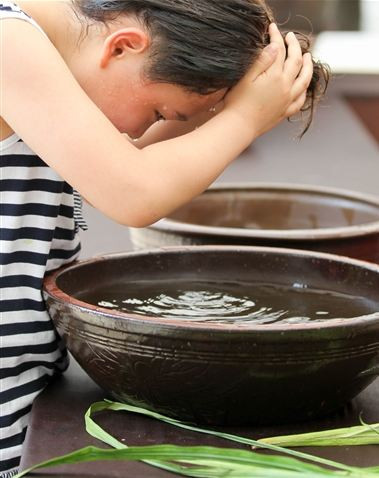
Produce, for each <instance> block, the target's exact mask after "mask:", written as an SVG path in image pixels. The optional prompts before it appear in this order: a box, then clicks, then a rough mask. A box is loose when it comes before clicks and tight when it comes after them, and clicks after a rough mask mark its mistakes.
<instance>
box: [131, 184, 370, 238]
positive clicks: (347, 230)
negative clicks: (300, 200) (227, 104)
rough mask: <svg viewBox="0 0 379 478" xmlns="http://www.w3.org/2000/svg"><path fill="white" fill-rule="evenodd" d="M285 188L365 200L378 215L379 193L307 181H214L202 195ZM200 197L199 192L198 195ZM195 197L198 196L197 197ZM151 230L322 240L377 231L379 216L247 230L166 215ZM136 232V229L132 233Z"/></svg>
mask: <svg viewBox="0 0 379 478" xmlns="http://www.w3.org/2000/svg"><path fill="white" fill-rule="evenodd" d="M233 190H234V191H237V192H238V191H243V190H246V191H249V190H250V191H264V190H273V191H275V190H276V191H285V192H293V193H300V192H302V193H316V194H317V193H318V194H324V195H325V196H334V197H337V198H340V199H348V200H353V201H356V202H360V203H366V204H369V205H371V206H376V207H377V208H378V214H379V196H375V195H370V194H365V193H360V192H356V191H349V190H344V189H339V188H332V187H324V186H315V185H308V184H295V183H279V182H262V183H261V182H259V183H258V182H257V183H253V182H239V183H230V182H225V183H217V184H214V185H212V186H211V187H210V188H208V189H207V190H206V191H204V192H203V193H202V194H203V195H205V194H209V193H212V192H223V191H227V192H231V191H233ZM200 196H201V195H200ZM200 196H198V197H200ZM131 229H132V230H133V233H137V234H138V231H139V230H138V229H135V228H131ZM147 229H150V230H153V231H161V232H166V233H174V234H175V233H176V234H181V233H184V234H186V235H188V236H199V235H202V236H221V237H235V236H239V237H244V238H252V239H263V240H264V239H277V240H280V241H282V240H288V241H291V240H302V241H312V240H323V239H325V240H326V239H335V240H337V239H345V238H351V237H359V236H364V235H370V234H375V233H376V234H379V219H378V220H377V221H372V222H367V223H363V224H356V225H353V226H341V227H328V228H326V227H325V228H320V229H248V228H239V227H225V226H206V225H201V224H195V223H187V222H181V221H178V220H176V219H170V218H169V217H165V218H163V219H160V220H159V221H157V222H155V223H154V224H152V225H150V226H148V227H147ZM134 231H135V232H134Z"/></svg>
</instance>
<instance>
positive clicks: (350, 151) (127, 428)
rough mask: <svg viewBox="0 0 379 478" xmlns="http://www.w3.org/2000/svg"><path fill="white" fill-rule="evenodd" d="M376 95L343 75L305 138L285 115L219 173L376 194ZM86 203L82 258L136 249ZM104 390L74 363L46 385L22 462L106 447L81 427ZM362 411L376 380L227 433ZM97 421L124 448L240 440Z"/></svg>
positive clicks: (366, 412) (114, 475)
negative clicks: (290, 416)
mask: <svg viewBox="0 0 379 478" xmlns="http://www.w3.org/2000/svg"><path fill="white" fill-rule="evenodd" d="M367 95H368V96H369V99H368V100H367ZM347 98H348V100H347ZM378 99H379V78H377V77H376V78H373V77H371V78H358V79H357V78H354V79H353V81H351V79H350V78H345V79H344V80H343V81H340V82H335V86H334V87H332V88H331V89H330V93H329V99H328V101H327V102H326V104H325V105H324V106H323V107H321V108H320V109H319V111H318V114H317V117H316V119H315V121H314V124H313V129H312V131H311V132H310V133H308V135H306V136H305V137H304V139H303V140H302V141H301V142H300V143H299V142H298V141H296V140H295V141H294V140H293V136H294V133H293V129H290V128H291V125H289V124H288V123H286V122H283V123H282V124H281V125H280V126H279V127H278V128H275V129H274V130H273V131H272V132H270V133H269V134H267V135H264V136H263V137H262V138H259V140H258V141H257V142H256V143H254V145H253V147H252V148H249V149H248V150H246V151H245V152H244V154H243V155H241V158H240V159H239V160H237V161H236V162H235V163H233V164H232V165H231V167H230V168H228V169H227V170H226V172H225V174H224V175H223V176H222V177H221V178H220V180H221V181H246V180H255V181H282V182H296V183H308V184H320V185H328V186H336V187H341V188H345V189H352V190H357V191H362V192H366V193H372V194H377V193H378V180H379V154H378V143H377V141H378V140H379V136H378V129H377V125H378V121H377V118H378V116H377V113H378V111H379V110H378V107H379V104H378ZM373 105H374V106H373ZM86 208H87V210H86V213H87V217H86V218H87V219H88V222H89V225H90V229H89V230H90V231H91V233H90V234H88V235H87V237H86V238H85V239H84V240H83V243H84V250H83V255H82V257H88V256H92V255H94V254H98V253H102V252H112V251H120V250H127V249H129V248H130V242H129V239H128V237H127V229H126V228H122V227H121V226H119V225H115V224H114V223H111V221H110V220H108V219H106V218H105V217H104V216H102V215H99V213H97V212H95V211H93V210H91V209H89V208H88V207H86ZM104 397H105V393H104V392H103V391H102V390H101V389H100V388H99V387H98V386H97V385H96V384H95V383H94V382H93V381H92V380H91V379H90V378H89V377H88V376H87V375H86V374H85V373H84V372H83V371H82V370H81V369H80V367H79V366H78V365H77V364H76V363H75V362H74V361H72V364H71V366H70V368H69V370H68V372H66V374H65V375H64V376H63V377H62V378H59V379H57V380H55V381H54V382H53V383H52V384H51V385H50V386H49V387H47V389H46V390H45V391H44V392H43V393H42V394H41V395H40V396H39V397H38V398H37V400H36V401H35V404H34V406H33V411H32V417H31V422H30V426H29V428H28V432H27V437H26V442H25V446H24V454H23V459H22V463H21V467H22V469H25V468H27V467H29V466H31V465H32V464H35V463H38V462H40V461H43V460H46V459H48V458H51V457H54V456H57V455H61V454H65V453H69V452H70V451H73V450H75V449H78V448H80V447H84V446H87V445H90V444H93V445H98V446H105V445H103V444H101V443H99V442H97V440H95V439H93V438H91V437H90V436H89V435H88V434H87V433H86V431H85V428H84V413H85V411H86V410H87V408H88V407H89V405H91V403H93V402H95V401H98V400H102V399H103V398H104ZM360 413H362V418H363V419H364V421H365V422H368V423H375V422H379V379H377V380H376V381H375V382H374V383H372V384H371V385H370V386H369V387H368V388H367V389H366V390H364V391H363V392H362V393H361V394H360V395H359V396H358V397H356V398H355V399H354V400H353V401H352V402H351V403H349V404H347V405H346V406H345V407H344V408H343V409H342V410H340V411H339V412H338V413H336V414H334V415H333V416H331V417H328V418H325V419H323V420H319V421H314V422H307V423H303V424H291V425H285V426H277V427H266V428H264V427H259V428H255V427H247V428H244V429H243V428H239V429H228V432H229V433H237V434H240V435H245V436H248V437H250V438H262V437H264V436H274V435H283V434H290V433H302V432H310V431H316V430H323V429H328V428H337V427H345V426H352V425H357V424H359V415H360ZM97 421H98V422H99V424H101V425H102V426H103V427H105V428H106V429H107V430H109V431H110V432H111V434H113V435H114V436H116V437H117V438H119V439H123V440H125V443H126V444H128V445H147V444H150V445H151V444H160V443H172V444H178V445H195V444H196V445H201V444H204V445H216V446H227V447H231V448H236V447H241V446H242V445H239V444H236V443H233V442H227V441H225V440H222V439H218V438H215V437H210V436H207V435H202V434H196V433H194V432H190V431H186V430H182V429H178V428H175V427H172V426H170V425H165V424H162V423H161V422H158V421H155V420H153V419H149V418H146V417H143V416H136V415H132V414H129V413H124V412H106V413H102V414H99V415H98V417H97ZM242 447H243V446H242ZM302 450H303V451H306V452H309V453H314V454H317V455H319V456H323V457H327V458H331V459H333V460H336V461H341V462H343V463H346V464H350V465H356V466H374V465H376V466H379V452H378V450H379V447H378V446H362V447H339V448H334V447H333V448H332V447H326V448H307V449H302ZM266 453H267V452H266ZM33 476H34V477H37V476H39V477H47V476H54V477H62V478H73V477H77V478H78V477H80V478H87V477H97V478H121V477H123V478H129V477H130V478H139V477H140V478H153V477H154V478H164V477H167V478H169V477H172V476H175V475H173V474H172V473H168V472H165V471H162V470H158V469H156V468H152V467H150V466H148V465H145V464H143V463H132V462H130V463H127V462H124V463H120V462H96V463H89V464H80V465H67V466H63V467H60V468H55V469H47V470H45V471H43V472H42V471H41V472H38V474H37V473H36V474H34V475H33Z"/></svg>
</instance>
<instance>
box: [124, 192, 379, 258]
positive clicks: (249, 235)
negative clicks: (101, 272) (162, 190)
mask: <svg viewBox="0 0 379 478" xmlns="http://www.w3.org/2000/svg"><path fill="white" fill-rule="evenodd" d="M131 238H132V242H133V244H134V246H135V248H136V249H139V248H145V247H146V248H153V247H161V246H176V245H203V244H204V245H205V244H236V245H251V246H269V247H290V248H294V249H305V250H314V251H320V252H328V253H333V254H339V255H345V256H349V257H353V258H356V259H362V260H366V261H372V262H376V263H378V264H379V197H373V196H369V195H365V194H360V193H353V192H350V191H343V190H339V189H332V188H326V187H320V186H309V185H292V184H277V183H267V184H264V183H256V184H254V183H246V184H243V183H236V184H221V185H216V186H214V187H212V188H210V189H209V190H207V191H205V192H204V193H203V194H201V195H200V196H198V197H197V198H195V199H194V200H192V201H191V202H190V203H188V204H186V205H185V206H183V207H181V208H180V209H178V210H177V211H175V212H174V213H173V214H171V215H170V216H169V217H167V218H165V219H162V220H161V221H158V222H157V223H155V224H153V225H152V226H150V227H147V228H144V229H131Z"/></svg>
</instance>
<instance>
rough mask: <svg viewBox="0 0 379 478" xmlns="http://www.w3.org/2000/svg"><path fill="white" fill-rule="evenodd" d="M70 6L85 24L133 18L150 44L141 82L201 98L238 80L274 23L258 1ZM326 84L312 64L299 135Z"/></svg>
mask: <svg viewBox="0 0 379 478" xmlns="http://www.w3.org/2000/svg"><path fill="white" fill-rule="evenodd" d="M73 4H74V7H76V11H77V12H78V13H79V14H81V15H82V16H84V18H85V19H86V20H87V22H88V21H95V22H103V23H105V24H106V23H108V22H111V21H113V20H115V19H117V17H118V16H120V15H122V14H127V15H134V16H135V17H136V18H137V19H138V20H139V21H141V23H142V25H144V26H145V27H146V28H147V30H148V31H149V33H150V34H151V38H152V45H151V49H150V56H149V62H148V65H147V67H146V69H145V71H144V74H145V77H146V78H147V79H149V80H151V81H154V82H162V83H171V84H175V85H178V86H181V87H184V88H185V89H186V90H188V91H191V92H194V93H198V94H201V95H203V94H209V93H212V92H214V91H217V90H220V89H223V88H231V87H232V86H234V85H235V84H236V83H237V82H238V81H239V80H240V79H241V78H242V77H243V75H244V74H245V73H246V71H247V70H248V68H249V67H250V65H252V64H253V63H254V61H255V60H256V59H257V58H258V56H259V54H260V52H261V51H262V49H263V48H264V47H265V46H266V45H267V44H268V43H269V35H268V27H269V24H270V23H271V22H273V21H274V19H273V16H272V13H271V11H270V9H269V8H268V6H267V5H266V3H265V1H264V0H114V1H109V0H74V2H73ZM298 36H299V34H298ZM300 40H301V45H302V49H303V52H304V53H305V52H307V51H308V50H309V40H308V38H307V37H306V36H304V35H301V38H300ZM328 79H329V74H328V69H327V68H326V66H325V65H323V64H321V63H319V62H316V61H314V73H313V78H312V81H311V83H310V85H309V88H308V91H307V101H306V103H305V105H304V107H303V108H302V111H308V113H309V114H308V120H307V124H306V127H305V130H304V131H303V133H304V132H305V131H306V130H307V129H308V128H309V125H310V123H311V121H312V116H313V109H314V104H315V102H316V100H317V99H318V98H319V97H321V96H322V95H323V94H324V93H325V90H326V87H327V84H328Z"/></svg>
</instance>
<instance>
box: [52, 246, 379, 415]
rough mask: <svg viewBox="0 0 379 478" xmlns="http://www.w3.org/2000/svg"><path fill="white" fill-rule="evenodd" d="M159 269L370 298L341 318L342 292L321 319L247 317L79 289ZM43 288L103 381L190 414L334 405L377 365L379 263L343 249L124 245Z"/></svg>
mask: <svg viewBox="0 0 379 478" xmlns="http://www.w3.org/2000/svg"><path fill="white" fill-rule="evenodd" d="M167 278H170V279H172V280H173V281H178V283H179V282H180V281H183V279H187V280H195V281H196V280H199V281H207V282H211V283H215V282H216V283H219V284H223V283H225V282H230V281H246V282H249V283H257V284H258V283H267V284H270V285H273V286H278V285H283V286H288V287H290V288H291V287H302V288H306V287H309V288H315V289H318V290H321V291H334V292H336V293H339V294H347V295H353V296H357V297H358V296H359V297H361V298H363V300H364V301H366V302H367V303H368V304H369V306H368V309H367V310H366V312H365V314H364V315H363V316H358V317H356V318H345V317H348V316H349V313H350V310H349V309H350V305H349V304H348V303H346V307H345V309H346V310H343V311H342V313H341V314H340V315H338V316H337V317H335V318H334V319H331V320H325V321H323V322H313V321H312V322H308V323H300V324H288V323H287V324H280V323H276V324H269V325H254V324H249V325H246V324H245V325H243V324H239V323H238V322H237V323H231V324H228V323H204V322H197V321H190V320H188V319H186V318H185V317H179V318H176V319H172V318H162V317H153V316H141V315H138V314H133V313H127V312H123V311H118V310H110V309H107V308H104V307H101V306H98V305H96V304H90V303H88V302H86V301H83V300H82V299H81V298H83V297H86V296H87V295H88V294H90V293H92V291H93V290H100V291H101V290H102V289H103V288H104V289H106V288H109V287H110V288H113V287H114V288H115V289H120V287H121V288H122V289H123V290H125V291H126V290H127V289H128V288H129V287H132V286H133V285H134V284H135V283H136V282H137V281H140V280H146V279H148V280H149V281H154V282H156V283H159V281H162V280H167ZM220 287H222V285H220ZM44 297H45V300H46V304H47V308H48V311H49V313H50V315H51V317H52V319H53V321H54V323H55V325H56V327H57V329H58V331H59V333H60V334H61V336H62V337H63V338H64V340H65V342H66V344H67V347H68V349H69V350H70V351H71V352H72V354H73V355H74V357H75V358H76V359H77V360H78V362H79V363H80V365H81V366H82V367H83V368H84V370H85V371H86V372H87V373H88V374H89V376H90V377H92V378H93V379H94V380H95V382H97V383H98V384H99V385H100V386H101V387H102V388H103V389H104V390H105V391H106V392H108V393H109V394H111V395H112V396H113V397H115V398H117V399H119V400H122V401H127V402H129V403H132V404H136V405H142V406H144V407H147V408H150V409H154V410H157V411H160V412H163V413H165V414H168V415H171V416H175V417H179V418H181V419H184V420H189V421H192V422H198V423H212V424H241V423H242V424H243V423H270V422H271V423H272V422H275V423H278V422H286V421H290V420H307V419H311V418H313V417H318V416H321V415H325V414H328V413H330V412H332V411H334V410H336V409H338V408H339V407H341V406H342V405H343V404H345V403H346V402H347V401H349V400H350V399H352V398H353V397H354V396H355V395H357V394H358V393H359V392H360V391H361V390H362V389H364V388H365V387H366V386H367V385H368V384H370V383H371V382H372V381H373V380H374V379H375V377H376V376H377V375H378V374H379V266H378V265H375V264H369V263H366V262H361V261H357V260H353V259H349V258H344V257H338V256H334V255H329V254H322V253H312V252H306V251H298V250H289V249H288V250H287V249H279V248H278V249H275V248H261V247H231V246H197V247H196V246H195V247H181V248H166V249H157V250H151V251H140V252H129V253H123V254H116V255H109V256H104V257H98V258H94V259H92V260H88V261H84V262H78V263H76V264H74V265H72V266H69V267H67V268H65V269H61V270H57V271H56V272H54V273H52V274H51V275H50V276H48V277H47V279H46V281H45V288H44ZM331 300H332V299H331ZM331 305H332V304H331Z"/></svg>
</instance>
